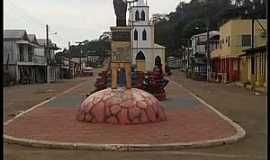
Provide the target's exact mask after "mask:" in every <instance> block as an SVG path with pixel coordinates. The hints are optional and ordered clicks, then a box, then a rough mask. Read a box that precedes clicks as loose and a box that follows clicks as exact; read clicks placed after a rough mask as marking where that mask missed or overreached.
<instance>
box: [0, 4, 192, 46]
mask: <svg viewBox="0 0 270 160" xmlns="http://www.w3.org/2000/svg"><path fill="white" fill-rule="evenodd" d="M179 1H180V0H148V4H149V5H150V14H154V13H169V12H171V11H175V8H176V6H177V4H178V3H179ZM182 1H186V2H188V1H189V0H182ZM46 24H49V26H50V33H51V35H50V38H51V39H52V40H53V41H54V42H56V43H57V44H58V45H59V46H60V47H61V48H64V47H67V44H68V41H71V43H72V44H74V43H75V42H76V41H82V40H92V39H96V38H98V37H99V35H100V34H102V33H103V32H104V31H109V27H110V26H113V25H115V16H114V10H113V0H23V1H22V0H4V29H26V31H27V33H34V34H36V35H37V37H38V38H45V25H46ZM54 32H57V33H58V34H56V35H55V34H52V33H54Z"/></svg>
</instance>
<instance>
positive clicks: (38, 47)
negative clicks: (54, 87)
mask: <svg viewBox="0 0 270 160" xmlns="http://www.w3.org/2000/svg"><path fill="white" fill-rule="evenodd" d="M3 40H4V52H3V64H4V71H5V78H7V79H9V81H13V82H15V83H23V84H29V83H44V82H46V80H47V79H48V78H47V77H48V75H47V60H46V55H45V48H44V44H42V43H40V41H39V40H38V39H37V37H36V35H34V34H27V32H26V30H4V38H3ZM54 48H57V47H56V46H54Z"/></svg>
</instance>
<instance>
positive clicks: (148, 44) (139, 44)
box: [131, 26, 154, 48]
mask: <svg viewBox="0 0 270 160" xmlns="http://www.w3.org/2000/svg"><path fill="white" fill-rule="evenodd" d="M135 29H136V30H137V31H138V41H135V40H134V31H135ZM151 29H152V28H151V27H149V26H134V29H133V30H132V33H131V38H132V46H133V48H153V42H154V39H153V36H152V30H151ZM144 30H145V31H146V33H147V39H146V40H144V41H143V40H142V38H143V36H142V35H143V31H144Z"/></svg>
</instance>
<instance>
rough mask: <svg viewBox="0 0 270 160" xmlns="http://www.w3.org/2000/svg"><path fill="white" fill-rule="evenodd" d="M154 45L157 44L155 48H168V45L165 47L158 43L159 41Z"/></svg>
mask: <svg viewBox="0 0 270 160" xmlns="http://www.w3.org/2000/svg"><path fill="white" fill-rule="evenodd" d="M154 46H155V48H166V47H164V46H162V45H159V44H157V43H155V44H154Z"/></svg>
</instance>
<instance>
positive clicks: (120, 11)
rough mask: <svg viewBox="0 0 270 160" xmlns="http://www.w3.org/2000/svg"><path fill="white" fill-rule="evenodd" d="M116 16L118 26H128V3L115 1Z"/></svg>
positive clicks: (119, 0) (122, 0)
mask: <svg viewBox="0 0 270 160" xmlns="http://www.w3.org/2000/svg"><path fill="white" fill-rule="evenodd" d="M113 6H114V12H115V15H116V26H126V13H127V2H126V1H124V0H113Z"/></svg>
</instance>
